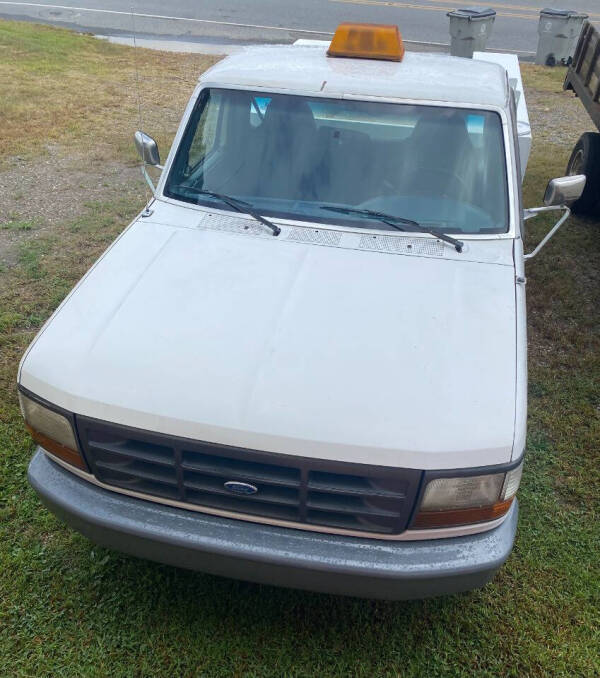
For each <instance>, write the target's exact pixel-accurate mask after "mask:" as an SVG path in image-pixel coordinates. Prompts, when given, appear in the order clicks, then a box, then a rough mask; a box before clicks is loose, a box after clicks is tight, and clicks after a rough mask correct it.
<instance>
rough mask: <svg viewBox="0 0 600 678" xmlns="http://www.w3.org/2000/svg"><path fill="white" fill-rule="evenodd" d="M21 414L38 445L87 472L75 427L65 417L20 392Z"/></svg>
mask: <svg viewBox="0 0 600 678" xmlns="http://www.w3.org/2000/svg"><path fill="white" fill-rule="evenodd" d="M19 403H20V405H21V413H22V414H23V418H24V419H25V424H26V426H27V430H28V431H29V433H30V434H31V437H32V438H33V439H34V440H35V442H36V443H38V444H39V445H41V446H42V447H43V448H44V449H45V450H47V451H48V452H50V453H51V454H53V455H55V456H56V457H58V458H59V459H62V460H63V461H66V462H67V463H68V464H71V465H72V466H77V468H80V469H83V470H87V465H86V463H85V461H84V460H83V457H82V456H81V453H80V452H79V446H78V445H77V439H76V437H75V432H74V431H73V425H72V423H71V422H70V421H69V419H67V417H65V416H64V415H62V414H60V413H58V412H55V411H54V410H52V409H50V408H49V407H47V406H46V405H42V403H40V402H38V401H37V400H33V399H32V398H30V397H29V396H26V395H25V394H23V393H21V391H19Z"/></svg>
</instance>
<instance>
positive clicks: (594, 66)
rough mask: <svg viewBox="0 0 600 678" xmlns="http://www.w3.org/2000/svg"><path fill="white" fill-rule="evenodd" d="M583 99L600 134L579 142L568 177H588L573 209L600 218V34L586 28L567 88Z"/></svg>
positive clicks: (571, 161) (570, 72)
mask: <svg viewBox="0 0 600 678" xmlns="http://www.w3.org/2000/svg"><path fill="white" fill-rule="evenodd" d="M563 89H565V90H569V89H570V90H573V92H575V94H576V95H577V96H578V97H579V99H581V103H582V104H583V106H584V107H585V110H586V111H587V112H588V114H589V116H590V118H591V119H592V121H593V123H594V125H595V126H596V128H597V129H598V132H586V133H585V134H582V135H581V137H580V138H579V141H578V142H577V144H575V147H574V149H573V152H572V153H571V157H570V159H569V163H568V165H567V174H585V175H586V176H587V185H586V188H585V191H584V192H583V195H582V196H581V198H580V199H579V200H578V201H577V202H576V203H574V204H573V206H572V209H573V211H574V212H576V213H578V214H587V215H590V216H600V32H599V31H598V29H597V28H596V27H595V26H594V25H593V24H592V23H590V22H589V21H586V23H585V24H584V26H583V28H582V31H581V35H580V36H579V42H578V43H577V48H576V50H575V56H574V57H573V63H572V64H571V66H570V67H569V70H568V71H567V75H566V78H565V82H564V85H563Z"/></svg>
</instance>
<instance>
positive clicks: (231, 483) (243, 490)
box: [224, 480, 258, 495]
mask: <svg viewBox="0 0 600 678" xmlns="http://www.w3.org/2000/svg"><path fill="white" fill-rule="evenodd" d="M224 486H225V489H226V490H228V491H229V492H233V493H234V494H246V495H248V494H256V493H257V492H258V487H256V485H250V483H240V482H238V481H237V480H228V481H227V482H226V483H225V485H224Z"/></svg>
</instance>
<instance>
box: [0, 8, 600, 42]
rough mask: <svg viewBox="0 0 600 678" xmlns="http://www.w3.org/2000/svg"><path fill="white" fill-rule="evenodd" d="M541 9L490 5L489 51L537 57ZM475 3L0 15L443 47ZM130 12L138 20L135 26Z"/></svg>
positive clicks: (208, 35)
mask: <svg viewBox="0 0 600 678" xmlns="http://www.w3.org/2000/svg"><path fill="white" fill-rule="evenodd" d="M543 2H544V0H541V2H540V0H499V1H498V2H495V1H494V0H491V2H489V4H488V6H490V7H493V8H494V9H495V10H496V12H497V17H496V23H495V26H494V33H493V36H492V38H491V40H490V41H489V43H488V47H492V48H498V49H503V50H512V51H517V52H533V51H535V48H536V44H537V22H538V17H539V10H540V8H541V7H544V6H547V5H545V4H542V3H543ZM472 4H474V2H472V1H470V0H466V1H465V2H463V3H461V2H460V0H200V1H198V0H170V1H169V2H165V0H129V2H127V1H125V2H124V1H123V0H38V2H35V3H21V2H15V3H8V2H4V1H2V0H0V16H6V17H20V18H27V19H34V20H41V21H49V22H53V23H59V24H63V25H68V26H73V27H77V28H80V29H82V28H83V29H86V30H90V31H93V32H96V33H103V34H114V33H125V34H128V33H130V32H131V27H132V24H135V29H136V32H137V33H138V34H140V35H148V36H160V37H170V38H178V39H182V38H185V39H188V40H203V41H214V42H256V41H275V42H287V41H290V40H294V39H296V38H298V37H320V35H321V36H323V37H327V36H328V35H329V34H330V33H331V32H332V31H333V30H335V27H336V26H337V24H338V23H339V22H340V21H344V20H346V21H370V22H372V23H397V24H398V25H399V26H400V30H401V31H402V34H403V36H404V38H405V39H406V40H410V41H423V42H433V43H446V42H448V39H449V38H448V18H447V17H446V12H447V11H448V10H450V9H453V8H455V7H457V6H461V5H462V6H469V5H472ZM479 4H485V3H484V2H479ZM548 4H550V5H552V4H555V5H556V4H558V5H560V6H563V7H564V6H567V7H569V8H570V9H578V10H581V11H584V12H587V13H588V14H589V15H590V16H591V18H592V19H594V20H595V21H600V3H599V0H556V2H554V3H553V2H552V0H548ZM90 10H101V11H90ZM130 10H133V11H134V12H135V13H136V15H137V16H136V17H135V19H133V20H132V17H131V16H130V14H129V12H130ZM140 15H146V16H140ZM168 17H185V18H187V19H192V20H193V21H177V20H174V19H171V18H168Z"/></svg>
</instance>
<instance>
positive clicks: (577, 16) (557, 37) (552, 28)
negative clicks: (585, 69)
mask: <svg viewBox="0 0 600 678" xmlns="http://www.w3.org/2000/svg"><path fill="white" fill-rule="evenodd" d="M587 18H588V15H587V14H583V13H581V12H576V11H574V10H571V9H550V8H546V9H543V10H542V11H541V12H540V22H539V24H538V34H539V36H540V37H539V39H538V47H537V52H536V55H535V63H536V64H540V65H543V66H556V65H557V64H564V65H565V66H568V65H569V64H570V63H571V61H572V59H573V54H574V53H575V46H576V45H577V40H578V38H579V33H581V27H582V26H583V22H584V20H585V19H587Z"/></svg>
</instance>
